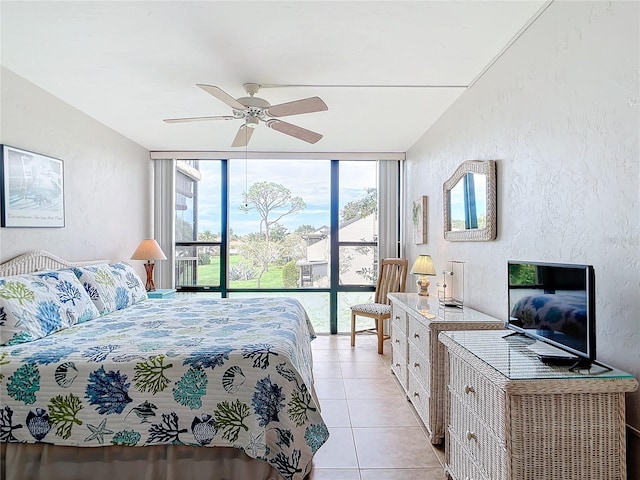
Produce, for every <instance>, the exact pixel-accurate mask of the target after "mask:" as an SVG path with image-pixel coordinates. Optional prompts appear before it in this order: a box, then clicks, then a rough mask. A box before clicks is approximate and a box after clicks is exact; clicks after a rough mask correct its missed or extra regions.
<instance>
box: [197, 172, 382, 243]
mask: <svg viewBox="0 0 640 480" xmlns="http://www.w3.org/2000/svg"><path fill="white" fill-rule="evenodd" d="M245 165H246V168H245ZM330 168H331V164H330V161H328V160H300V161H297V160H278V161H274V160H247V161H245V160H231V161H230V162H229V178H230V186H229V196H230V208H229V214H230V220H229V221H230V227H231V229H232V230H233V233H234V234H236V235H245V234H247V233H251V232H257V231H258V228H259V223H260V216H259V215H258V214H257V213H256V212H255V211H253V212H250V213H244V212H242V211H241V210H239V208H238V206H239V205H240V204H241V202H242V193H243V192H244V191H245V190H246V189H247V188H251V185H252V184H254V183H256V182H275V183H279V184H281V185H283V186H285V187H286V188H288V189H289V190H290V191H291V194H292V195H293V196H299V197H302V199H303V200H304V202H305V203H306V205H307V208H306V209H305V210H303V211H302V212H299V213H297V214H293V215H287V216H286V217H284V218H283V220H282V222H281V224H282V225H283V226H284V227H286V228H287V229H288V230H289V231H294V230H295V229H296V228H297V227H298V226H299V225H307V224H308V225H313V226H314V227H321V226H323V225H328V224H329V206H330V205H329V203H330V191H329V181H330ZM200 171H201V173H202V181H201V182H200V187H199V188H200V199H199V217H200V218H199V221H200V228H199V230H200V231H201V232H202V231H204V230H207V229H209V230H211V231H212V232H219V231H220V222H219V212H220V185H219V177H220V164H219V162H217V161H201V162H200ZM211 179H214V180H215V181H214V182H211ZM375 185H376V163H375V162H362V161H359V162H356V161H354V162H341V163H340V191H341V198H340V205H341V208H342V206H343V205H344V204H345V203H347V202H349V201H352V200H355V199H357V198H361V197H363V196H364V195H365V193H366V191H365V189H366V188H371V187H375Z"/></svg>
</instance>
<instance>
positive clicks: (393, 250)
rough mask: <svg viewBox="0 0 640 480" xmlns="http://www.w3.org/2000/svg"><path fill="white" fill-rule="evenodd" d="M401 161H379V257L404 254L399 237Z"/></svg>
mask: <svg viewBox="0 0 640 480" xmlns="http://www.w3.org/2000/svg"><path fill="white" fill-rule="evenodd" d="M399 166H400V162H399V161H380V162H378V185H379V188H378V212H379V213H378V230H379V237H378V258H379V259H382V258H392V257H399V256H401V255H402V251H401V249H400V238H399V228H398V220H399V217H398V215H399V213H398V211H399V193H400V192H399V183H398V182H399V179H400V175H399V170H400V168H399Z"/></svg>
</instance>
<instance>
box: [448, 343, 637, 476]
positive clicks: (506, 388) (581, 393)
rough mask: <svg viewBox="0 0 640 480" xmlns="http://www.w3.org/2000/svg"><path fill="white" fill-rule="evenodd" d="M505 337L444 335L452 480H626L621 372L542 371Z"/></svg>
mask: <svg viewBox="0 0 640 480" xmlns="http://www.w3.org/2000/svg"><path fill="white" fill-rule="evenodd" d="M508 333H511V332H509V331H490V332H488V331H485V332H460V331H457V332H442V333H440V335H439V338H440V341H441V342H442V343H443V344H444V345H446V347H447V350H448V356H447V361H448V369H447V370H448V385H449V395H450V397H449V398H450V402H449V404H448V408H449V427H448V431H447V435H446V467H445V471H446V473H447V475H449V477H450V478H453V479H456V480H506V479H509V480H559V479H562V480H584V479H586V478H592V479H596V478H597V479H598V480H613V479H616V480H626V478H627V477H626V451H625V397H624V395H625V394H624V392H632V391H634V390H635V389H636V388H637V386H638V383H637V381H636V380H635V379H634V378H633V376H631V375H630V374H627V373H625V372H622V371H619V370H615V369H614V370H611V371H607V370H606V369H604V368H601V367H599V366H595V365H594V367H593V368H592V369H591V371H590V372H576V373H572V372H570V371H569V367H557V366H553V367H552V366H548V365H545V364H543V363H542V362H541V361H540V360H539V359H538V357H537V355H536V353H535V352H534V349H535V348H536V347H537V344H535V343H533V341H532V340H530V339H527V338H526V337H523V336H520V335H511V336H506V337H505V335H507V334H508Z"/></svg>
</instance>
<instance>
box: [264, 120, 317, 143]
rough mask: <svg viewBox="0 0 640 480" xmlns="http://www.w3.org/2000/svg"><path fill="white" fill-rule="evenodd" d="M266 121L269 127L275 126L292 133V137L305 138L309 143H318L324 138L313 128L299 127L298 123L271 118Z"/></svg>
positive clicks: (282, 131)
mask: <svg viewBox="0 0 640 480" xmlns="http://www.w3.org/2000/svg"><path fill="white" fill-rule="evenodd" d="M266 123H267V126H268V127H269V128H273V129H274V130H277V131H278V132H280V133H284V134H286V135H291V136H292V137H296V138H299V139H300V140H304V141H305V142H308V143H316V142H317V141H318V140H320V139H321V138H322V135H320V134H319V133H316V132H312V131H311V130H307V129H306V128H302V127H298V126H296V125H291V124H290V123H287V122H283V121H282V120H269V121H268V122H266Z"/></svg>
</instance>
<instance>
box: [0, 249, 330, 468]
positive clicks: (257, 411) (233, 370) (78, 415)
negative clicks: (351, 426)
mask: <svg viewBox="0 0 640 480" xmlns="http://www.w3.org/2000/svg"><path fill="white" fill-rule="evenodd" d="M105 272H107V273H109V272H110V273H109V274H110V275H111V276H112V277H113V278H109V275H108V274H107V273H105ZM27 273H29V275H26V274H27ZM0 277H1V278H0V309H4V311H2V310H0V329H4V330H0V340H2V342H0V343H4V345H2V346H0V460H1V462H0V463H1V464H2V466H0V478H5V479H7V480H10V479H20V480H25V479H30V478H34V479H35V478H37V479H44V480H48V479H85V478H92V480H100V479H103V478H104V479H105V480H106V479H113V478H119V479H129V478H131V479H154V480H156V479H190V480H191V479H211V480H214V479H215V480H218V479H219V480H222V479H243V480H247V479H251V480H260V479H265V480H266V479H277V480H280V479H290V480H302V479H303V478H305V477H306V476H307V475H308V473H309V472H310V470H311V466H312V459H313V455H314V454H315V452H316V451H317V450H318V449H319V448H320V447H321V446H322V445H323V443H324V442H325V441H326V440H327V438H328V436H329V432H328V429H327V427H326V424H325V423H324V421H323V418H322V416H321V413H320V405H319V403H318V400H317V398H316V395H315V392H314V388H313V377H312V370H311V367H312V358H311V347H310V340H311V339H312V338H313V327H312V326H311V324H310V322H309V319H308V317H307V315H306V312H305V311H304V308H303V307H302V306H301V305H300V304H299V302H298V301H297V300H295V299H291V298H249V299H245V298H243V299H216V298H210V297H198V296H190V297H180V296H178V297H176V298H175V299H162V300H156V299H153V300H152V299H147V298H146V292H144V287H143V283H142V281H141V280H140V278H139V277H138V276H137V274H135V272H134V271H133V269H132V268H131V267H130V266H128V265H127V264H123V263H119V264H112V265H109V264H108V263H107V262H104V261H92V262H68V261H65V260H62V259H59V258H57V257H55V256H53V255H51V254H48V253H46V252H33V253H30V254H27V255H23V256H21V257H18V258H16V259H14V260H11V261H9V262H6V263H5V264H2V265H0ZM74 278H75V279H77V280H78V282H77V283H74ZM108 281H111V282H112V283H113V284H114V285H111V286H110V288H111V290H109V289H107V290H100V288H101V287H104V283H105V282H107V283H108ZM20 282H22V287H20V285H18V284H19V283H20ZM138 282H139V285H138ZM70 284H71V285H70ZM54 286H55V288H54ZM78 286H79V287H78ZM18 287H20V288H18ZM28 288H31V289H32V290H33V291H36V300H38V299H39V298H40V297H38V295H40V294H41V291H45V290H46V291H47V292H48V293H49V294H51V291H53V292H54V293H55V294H56V295H57V296H58V297H60V298H63V297H64V299H65V301H64V302H62V303H60V308H59V312H60V315H59V318H58V317H56V319H55V321H53V320H51V319H50V315H49V314H47V315H49V316H46V315H45V316H46V318H47V320H46V321H44V320H42V318H44V317H43V313H42V310H43V308H42V305H48V306H47V309H46V312H50V311H51V310H52V306H51V305H49V304H51V303H53V301H40V305H41V307H40V310H34V311H36V312H39V313H37V314H34V315H36V316H37V315H40V320H39V323H37V322H36V323H37V325H36V327H35V328H34V327H33V325H31V330H29V328H28V325H29V321H28V320H29V319H28V318H27V314H28V313H29V312H28V310H21V309H20V308H18V307H17V306H16V305H17V304H19V303H20V301H22V302H23V303H24V304H27V303H28V300H29V299H27V298H26V296H25V295H26V294H24V291H25V289H28ZM47 289H48V290H47ZM77 289H80V290H81V292H80V293H77V292H76V290H77ZM123 290H126V292H124V293H123ZM7 292H9V293H7ZM16 292H23V293H20V294H18V293H16ZM70 292H73V294H72V293H70ZM85 294H86V295H85ZM43 295H44V294H43ZM6 297H8V298H6ZM16 297H19V298H16ZM43 298H44V297H43ZM87 298H88V299H89V301H87ZM12 302H13V303H12ZM16 302H18V303H16ZM47 302H48V303H47ZM33 303H36V302H33ZM94 307H95V308H94ZM21 308H22V307H21ZM12 309H13V310H12ZM9 310H12V312H9ZM24 312H27V314H25V313H24ZM12 315H23V317H24V318H22V319H19V320H18V321H16V318H13V317H12ZM16 323H18V326H17V327H16V326H15V324H16ZM25 325H27V327H26V326H25ZM12 329H13V330H12ZM14 330H15V331H14Z"/></svg>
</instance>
